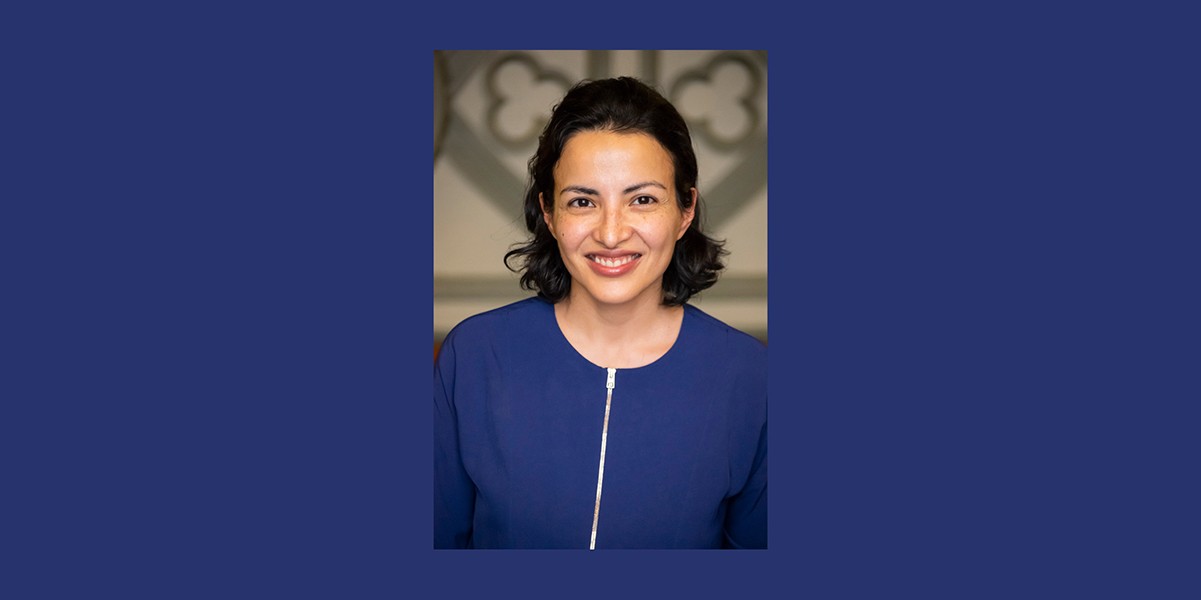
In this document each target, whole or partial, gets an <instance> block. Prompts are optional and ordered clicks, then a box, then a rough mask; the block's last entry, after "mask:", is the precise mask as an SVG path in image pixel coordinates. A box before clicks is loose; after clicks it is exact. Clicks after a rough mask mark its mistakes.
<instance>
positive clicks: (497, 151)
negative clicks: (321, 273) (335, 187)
mask: <svg viewBox="0 0 1201 600" xmlns="http://www.w3.org/2000/svg"><path fill="white" fill-rule="evenodd" d="M620 75H630V76H634V77H638V78H639V79H641V80H643V81H645V82H647V83H649V84H651V85H652V86H654V87H655V88H656V89H658V90H659V92H660V93H662V94H663V95H664V96H666V97H667V99H668V100H670V101H671V102H672V103H673V104H675V106H676V108H677V109H679V111H680V113H681V114H682V115H683V116H684V118H685V120H687V121H688V126H689V129H690V130H691V131H692V136H693V144H694V146H695V147H696V152H697V161H698V163H699V167H700V182H699V185H698V187H699V189H700V193H701V198H702V201H703V203H704V209H705V211H706V213H705V230H706V232H707V233H709V235H711V236H713V237H716V238H718V239H725V240H726V249H728V250H729V251H730V255H729V256H728V257H727V269H726V271H725V272H724V273H723V275H722V277H721V280H720V281H718V283H717V284H716V285H714V286H713V287H712V288H710V289H708V290H706V291H704V292H702V293H701V294H700V295H699V296H697V297H694V298H693V299H692V300H691V303H692V304H694V305H696V306H698V307H700V308H701V309H702V310H705V311H706V312H708V313H710V314H712V315H713V316H715V317H717V318H719V319H721V320H723V321H725V322H727V323H729V324H730V325H732V326H734V327H737V328H739V329H742V330H743V331H746V332H747V333H750V334H752V335H755V336H756V337H758V338H759V339H761V340H763V341H764V342H766V341H767V54H766V52H760V51H708V50H704V51H700V50H689V51H677V50H621V51H607V50H579V51H438V52H435V53H434V348H435V351H436V349H437V347H438V345H439V344H440V343H441V340H442V338H443V337H444V336H445V335H446V333H447V332H448V331H450V329H451V328H452V327H454V325H455V324H457V323H458V322H459V321H461V320H463V319H464V318H466V317H468V316H471V315H472V314H475V313H479V312H483V311H485V310H489V309H492V308H496V307H498V306H501V305H503V304H507V303H509V302H512V301H515V300H519V299H521V298H525V297H527V296H529V295H531V293H530V292H527V291H525V290H522V289H521V288H520V287H519V286H518V283H517V282H518V275H517V274H515V273H512V272H510V271H509V270H508V269H506V268H505V266H504V263H503V261H502V259H503V257H504V254H505V252H506V251H508V250H509V248H510V247H511V246H512V245H513V244H514V243H516V242H519V241H521V240H523V239H525V237H526V232H525V226H524V223H523V218H522V208H521V201H522V196H523V191H524V187H525V180H526V161H527V160H529V157H530V156H531V155H532V154H533V152H534V150H535V148H536V147H537V144H538V134H539V133H540V132H541V129H542V126H543V125H544V124H545V123H546V120H547V119H548V118H549V117H550V112H551V108H552V107H553V106H554V104H555V103H556V102H558V100H559V99H560V98H562V97H563V94H565V93H566V92H567V89H568V88H569V87H570V86H571V85H572V84H573V83H575V82H576V81H578V80H580V79H585V78H589V79H597V78H604V77H616V76H620Z"/></svg>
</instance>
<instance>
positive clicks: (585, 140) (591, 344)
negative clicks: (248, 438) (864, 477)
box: [434, 77, 767, 549]
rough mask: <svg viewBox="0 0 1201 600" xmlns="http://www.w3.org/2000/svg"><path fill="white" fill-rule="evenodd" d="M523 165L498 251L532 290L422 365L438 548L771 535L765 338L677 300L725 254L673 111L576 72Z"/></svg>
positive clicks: (760, 544) (681, 544)
mask: <svg viewBox="0 0 1201 600" xmlns="http://www.w3.org/2000/svg"><path fill="white" fill-rule="evenodd" d="M529 171H530V179H529V185H528V187H527V190H526V194H525V206H524V211H525V220H526V226H527V228H528V230H529V232H530V234H531V237H530V239H529V241H528V242H527V243H525V244H523V245H520V246H519V247H517V248H514V249H513V250H511V251H510V252H509V253H508V254H507V255H506V257H505V258H506V263H507V264H514V263H515V264H517V266H516V267H514V268H515V269H516V270H520V271H521V272H522V276H521V283H522V286H523V287H525V288H527V289H529V290H532V291H535V292H537V297H534V298H529V299H526V300H522V301H519V302H516V303H513V304H510V305H508V306H504V307H501V308H498V309H496V310H492V311H489V312H486V313H483V314H480V315H476V316H474V317H471V318H469V319H467V320H465V321H463V322H462V323H460V324H459V325H457V326H456V327H455V328H454V329H453V330H452V331H451V332H450V334H449V335H448V336H447V338H446V340H445V343H444V345H443V347H442V350H441V352H440V353H439V356H438V360H437V362H436V365H435V372H434V426H435V463H434V466H435V491H434V496H435V498H434V500H435V502H434V513H435V514H434V517H435V528H434V529H435V530H434V545H435V547H438V548H585V547H587V548H593V549H595V548H721V547H726V548H765V547H766V545H767V406H766V404H767V392H766V389H767V386H766V347H765V346H764V345H763V344H762V343H761V342H759V341H758V340H756V339H754V338H753V337H751V336H749V335H747V334H745V333H742V332H740V331H738V330H736V329H734V328H732V327H730V326H728V325H726V324H724V323H722V322H721V321H718V320H717V319H715V318H713V317H711V316H709V315H707V314H705V313H704V312H702V311H700V310H699V309H697V308H695V307H693V306H692V305H690V304H688V300H689V298H690V297H692V296H693V295H695V294H696V293H698V292H700V291H702V290H704V289H706V288H708V287H710V286H712V285H713V284H714V283H715V282H716V281H717V276H718V273H719V272H720V271H721V269H722V268H723V264H722V260H721V258H722V256H723V254H724V250H723V248H722V244H721V243H720V242H717V241H715V240H713V239H712V238H710V237H708V236H707V235H705V234H704V233H703V232H702V231H701V223H702V219H701V205H700V195H699V193H698V191H697V188H696V183H697V164H696V157H695V154H694V152H693V149H692V140H691V137H690V134H689V131H688V128H687V125H686V124H685V122H684V120H683V119H682V118H681V116H680V114H679V113H678V112H677V111H676V109H675V107H673V106H672V105H671V103H669V102H668V101H667V100H666V99H664V98H663V97H662V96H661V95H660V94H659V93H658V92H656V91H655V90H654V89H652V88H650V87H649V86H647V85H645V84H643V83H642V82H640V81H638V80H636V79H632V78H628V77H622V78H616V79H605V80H599V81H586V82H581V83H580V84H577V85H576V86H574V87H573V88H572V89H571V90H569V91H568V93H567V95H566V96H565V97H564V98H563V100H562V101H561V102H560V103H559V104H558V105H557V106H556V107H555V109H554V111H553V113H552V116H551V119H550V121H549V122H548V123H547V125H546V128H545V129H544V130H543V132H542V135H541V136H540V137H539V144H538V150H537V152H536V153H535V155H534V157H533V158H531V159H530V161H529ZM602 384H603V387H602ZM602 390H603V393H602ZM602 398H603V400H602ZM602 499H603V501H604V504H603V508H602Z"/></svg>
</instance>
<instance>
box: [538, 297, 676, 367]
mask: <svg viewBox="0 0 1201 600" xmlns="http://www.w3.org/2000/svg"><path fill="white" fill-rule="evenodd" d="M539 300H542V303H543V304H545V305H546V308H547V310H548V312H549V313H550V314H549V317H550V323H551V328H552V329H554V333H555V337H556V338H557V339H558V340H559V341H560V342H561V343H562V344H563V345H564V346H566V347H567V348H568V349H570V350H571V352H572V353H573V354H574V355H575V356H576V357H577V358H578V359H579V360H580V361H581V362H583V363H584V364H586V365H589V366H591V367H593V368H596V369H600V370H602V371H603V370H605V369H608V368H609V367H604V366H601V365H598V364H596V363H594V362H592V361H591V360H588V357H586V356H584V355H583V354H581V353H580V351H579V350H577V349H576V347H575V346H574V345H572V343H571V340H569V339H567V335H566V334H564V333H563V328H562V327H560V326H559V318H558V317H557V316H555V305H554V304H552V303H551V302H549V301H547V300H545V299H542V298H539ZM683 308H684V317H683V318H681V319H680V330H679V331H677V332H676V339H675V340H674V341H672V343H671V346H670V347H668V349H667V351H666V352H664V353H663V354H662V355H660V356H659V357H658V358H656V359H655V360H652V361H651V362H649V363H646V364H645V365H642V366H640V367H614V368H615V369H616V370H618V371H641V370H643V369H650V368H652V367H655V366H657V365H661V364H664V363H666V362H667V359H668V358H669V357H671V356H673V355H674V354H676V353H677V352H678V351H677V348H678V347H679V346H680V340H682V339H683V338H684V334H685V333H686V332H687V331H688V330H689V329H690V328H689V327H688V322H689V321H690V320H692V305H690V304H684V305H683Z"/></svg>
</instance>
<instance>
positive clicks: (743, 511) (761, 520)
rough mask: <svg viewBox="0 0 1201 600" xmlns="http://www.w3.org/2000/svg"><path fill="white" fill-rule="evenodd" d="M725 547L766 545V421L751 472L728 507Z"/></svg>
mask: <svg viewBox="0 0 1201 600" xmlns="http://www.w3.org/2000/svg"><path fill="white" fill-rule="evenodd" d="M724 547H726V548H767V421H766V420H764V421H763V425H762V427H761V429H760V431H759V442H758V447H757V448H756V450H755V459H754V462H753V463H751V474H750V477H749V478H748V479H747V482H746V485H745V486H744V487H743V489H742V490H741V491H740V492H739V493H738V494H736V495H735V496H733V497H731V498H730V501H729V505H728V506H727V507H726V523H725V543H724Z"/></svg>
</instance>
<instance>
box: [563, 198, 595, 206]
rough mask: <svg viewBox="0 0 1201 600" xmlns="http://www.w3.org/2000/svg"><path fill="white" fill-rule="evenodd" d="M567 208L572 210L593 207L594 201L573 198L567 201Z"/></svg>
mask: <svg viewBox="0 0 1201 600" xmlns="http://www.w3.org/2000/svg"><path fill="white" fill-rule="evenodd" d="M567 206H568V207H570V208H584V207H588V206H592V201H591V200H589V199H587V198H572V199H571V200H568V201H567Z"/></svg>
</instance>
